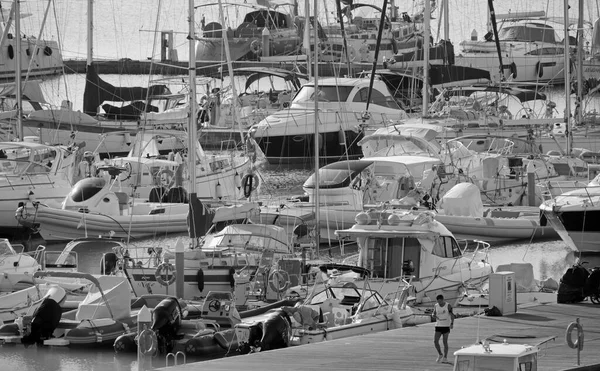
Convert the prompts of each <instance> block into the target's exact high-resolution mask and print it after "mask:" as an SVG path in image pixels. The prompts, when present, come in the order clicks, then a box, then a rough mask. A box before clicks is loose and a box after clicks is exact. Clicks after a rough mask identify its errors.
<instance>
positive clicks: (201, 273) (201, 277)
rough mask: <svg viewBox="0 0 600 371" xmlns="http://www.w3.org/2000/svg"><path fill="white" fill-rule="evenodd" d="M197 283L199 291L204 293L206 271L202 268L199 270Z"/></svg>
mask: <svg viewBox="0 0 600 371" xmlns="http://www.w3.org/2000/svg"><path fill="white" fill-rule="evenodd" d="M196 282H197V283H198V290H199V291H200V292H202V291H204V271H203V270H202V268H200V269H198V273H196Z"/></svg>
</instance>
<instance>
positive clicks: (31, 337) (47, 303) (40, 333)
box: [21, 298, 62, 347]
mask: <svg viewBox="0 0 600 371" xmlns="http://www.w3.org/2000/svg"><path fill="white" fill-rule="evenodd" d="M61 316H62V308H61V307H60V305H59V303H57V302H56V301H55V300H54V299H51V298H46V299H44V301H42V304H41V305H40V306H39V307H38V308H37V309H36V311H35V313H34V314H33V317H32V320H31V324H26V323H25V321H24V328H23V333H24V334H25V335H24V336H23V338H22V339H21V342H22V343H23V344H24V345H25V346H26V347H27V346H29V345H32V344H38V345H42V344H43V343H44V340H46V339H50V338H51V337H52V333H53V332H54V330H55V329H56V328H57V327H58V324H59V322H60V318H61Z"/></svg>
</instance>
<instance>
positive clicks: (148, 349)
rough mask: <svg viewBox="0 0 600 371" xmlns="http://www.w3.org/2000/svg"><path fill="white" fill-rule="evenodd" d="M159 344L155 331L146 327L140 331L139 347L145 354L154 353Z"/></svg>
mask: <svg viewBox="0 0 600 371" xmlns="http://www.w3.org/2000/svg"><path fill="white" fill-rule="evenodd" d="M157 346H158V340H157V339H156V334H155V333H154V331H152V330H148V329H146V330H144V331H142V332H141V333H140V335H139V337H138V347H139V348H140V352H141V353H142V354H143V355H145V356H147V355H154V353H156V349H157Z"/></svg>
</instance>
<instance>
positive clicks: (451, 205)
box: [438, 183, 483, 218]
mask: <svg viewBox="0 0 600 371" xmlns="http://www.w3.org/2000/svg"><path fill="white" fill-rule="evenodd" d="M438 206H439V207H440V208H441V209H443V210H444V212H445V213H446V215H453V216H471V217H479V218H481V217H483V203H482V202H481V195H480V192H479V187H477V186H476V185H475V184H473V183H459V184H457V185H455V186H454V187H452V188H451V189H450V190H449V191H448V192H447V193H446V194H445V195H444V196H443V197H442V199H441V200H440V203H439V205H438Z"/></svg>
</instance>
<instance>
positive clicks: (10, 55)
mask: <svg viewBox="0 0 600 371" xmlns="http://www.w3.org/2000/svg"><path fill="white" fill-rule="evenodd" d="M14 57H15V49H14V48H13V46H12V45H9V46H8V58H10V59H14Z"/></svg>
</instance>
